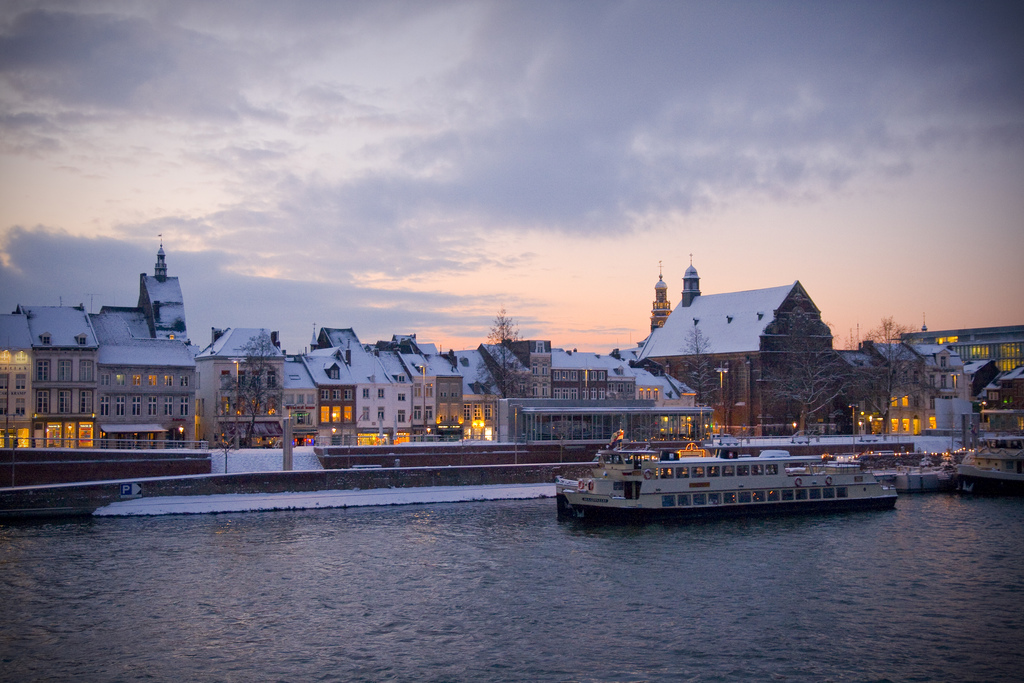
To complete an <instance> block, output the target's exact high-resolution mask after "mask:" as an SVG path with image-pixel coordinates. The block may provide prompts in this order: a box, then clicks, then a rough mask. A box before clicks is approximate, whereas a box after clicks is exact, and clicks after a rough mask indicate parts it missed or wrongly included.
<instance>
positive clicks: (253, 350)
mask: <svg viewBox="0 0 1024 683" xmlns="http://www.w3.org/2000/svg"><path fill="white" fill-rule="evenodd" d="M284 360H285V357H284V352H283V351H281V348H280V344H279V342H278V339H277V332H271V331H269V330H266V329H263V328H228V329H226V330H220V329H217V328H213V330H212V332H211V342H210V344H209V345H208V346H207V347H206V348H205V349H203V350H202V351H201V352H200V353H199V354H198V355H197V356H196V372H197V373H198V375H199V387H198V388H197V390H196V398H197V403H198V408H197V412H198V416H199V427H198V431H199V433H200V434H202V436H203V438H204V439H205V440H207V441H209V442H210V444H211V445H218V446H221V447H225V448H226V447H228V446H230V445H236V446H242V445H247V446H250V447H260V446H272V445H277V444H279V443H280V441H281V437H282V436H283V430H282V427H281V420H280V417H281V415H280V411H281V409H282V406H283V402H284V395H283V394H284V386H283V383H282V381H281V378H282V376H283V372H284Z"/></svg>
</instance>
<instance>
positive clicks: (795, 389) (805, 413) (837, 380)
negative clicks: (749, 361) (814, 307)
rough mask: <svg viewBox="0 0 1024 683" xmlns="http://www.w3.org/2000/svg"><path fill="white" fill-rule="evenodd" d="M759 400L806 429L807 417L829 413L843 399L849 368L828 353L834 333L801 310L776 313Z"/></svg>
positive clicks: (768, 333)
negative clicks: (835, 402)
mask: <svg viewBox="0 0 1024 683" xmlns="http://www.w3.org/2000/svg"><path fill="white" fill-rule="evenodd" d="M765 336H766V337H768V338H770V342H769V343H766V344H765V346H766V348H767V349H769V352H768V353H766V354H765V356H766V358H765V364H764V374H763V377H762V384H761V390H762V396H763V399H764V402H765V403H766V404H768V405H771V406H773V411H772V412H775V413H776V414H784V413H789V414H791V415H793V416H794V417H796V421H797V424H798V428H799V429H800V430H806V428H807V423H808V421H809V419H810V418H811V417H813V416H814V415H815V414H817V413H818V412H819V411H821V410H822V409H827V408H831V406H832V403H833V402H834V401H835V399H836V398H837V397H838V396H839V395H840V394H842V392H843V386H844V383H845V379H846V377H847V374H848V366H847V365H846V364H845V363H844V362H843V360H842V358H840V357H839V354H837V353H836V352H835V350H834V349H833V348H832V331H831V330H830V329H829V326H828V325H827V324H826V323H824V322H823V321H822V320H821V318H820V317H819V316H818V315H815V314H813V313H810V312H808V311H804V310H795V311H790V312H786V313H784V314H780V315H779V316H778V318H777V319H776V320H775V321H773V322H772V323H770V324H769V325H768V327H766V328H765Z"/></svg>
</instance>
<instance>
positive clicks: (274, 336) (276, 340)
mask: <svg viewBox="0 0 1024 683" xmlns="http://www.w3.org/2000/svg"><path fill="white" fill-rule="evenodd" d="M270 343H271V344H273V345H274V346H276V347H277V348H281V340H280V339H279V338H278V332H277V330H273V331H271V333H270Z"/></svg>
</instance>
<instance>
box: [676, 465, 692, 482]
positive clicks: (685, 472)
mask: <svg viewBox="0 0 1024 683" xmlns="http://www.w3.org/2000/svg"><path fill="white" fill-rule="evenodd" d="M689 478H690V468H689V467H677V468H676V479H689Z"/></svg>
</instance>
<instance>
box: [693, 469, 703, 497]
mask: <svg viewBox="0 0 1024 683" xmlns="http://www.w3.org/2000/svg"><path fill="white" fill-rule="evenodd" d="M690 476H691V477H693V478H694V479H703V478H704V468H703V467H691V468H690ZM694 505H696V503H694Z"/></svg>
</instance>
